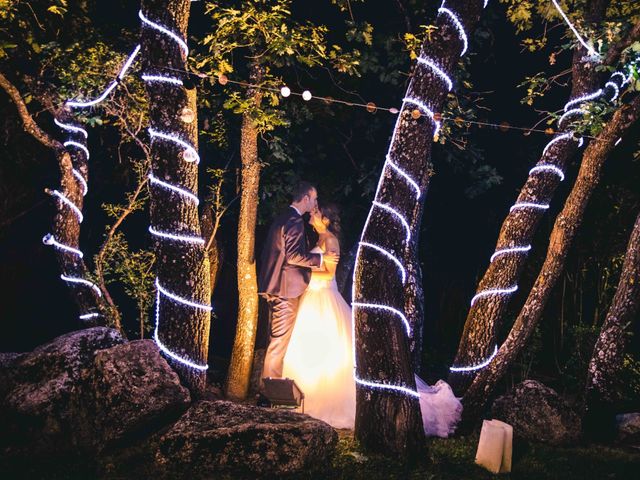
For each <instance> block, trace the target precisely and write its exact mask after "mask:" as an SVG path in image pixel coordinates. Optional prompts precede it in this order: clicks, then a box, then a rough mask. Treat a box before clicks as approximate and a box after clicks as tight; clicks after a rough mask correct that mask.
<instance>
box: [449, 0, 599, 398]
mask: <svg viewBox="0 0 640 480" xmlns="http://www.w3.org/2000/svg"><path fill="white" fill-rule="evenodd" d="M608 3H609V2H608V1H602V0H599V1H594V2H592V3H591V4H590V6H589V12H588V13H587V21H589V22H592V23H595V22H598V21H600V20H601V19H602V18H603V17H604V14H605V11H606V8H607V5H608ZM585 55H586V51H585V50H584V49H583V48H581V49H579V50H577V51H576V52H575V53H574V56H573V68H572V89H571V95H570V98H571V99H573V98H577V97H580V96H582V95H585V94H589V93H592V92H594V91H595V90H597V85H599V84H600V77H601V76H602V74H601V73H599V72H597V71H596V66H597V64H596V63H594V62H592V61H591V60H590V59H588V58H587V57H585ZM563 126H564V128H559V131H558V135H557V136H560V135H562V134H566V133H568V132H570V131H571V129H570V128H569V127H570V122H565V123H564V124H563ZM577 150H578V143H577V141H575V140H572V139H566V140H560V141H557V142H555V143H553V144H552V145H551V147H550V148H548V149H547V150H546V151H545V152H543V154H542V156H541V157H540V160H538V163H537V164H536V166H542V165H553V166H555V167H557V168H559V169H560V170H562V171H565V170H566V167H567V166H568V165H569V163H570V161H571V159H572V158H573V156H574V155H575V153H576V152H577ZM559 184H560V177H559V176H558V175H556V174H553V173H549V172H545V171H536V172H534V173H531V174H529V177H528V178H527V181H526V182H525V184H524V186H523V187H522V189H521V190H520V193H519V195H518V198H517V200H516V203H536V204H549V203H550V201H551V199H552V198H553V195H554V193H555V191H556V189H557V188H558V185H559ZM544 214H545V210H542V209H537V208H517V209H514V210H513V211H510V212H509V213H508V214H507V217H506V218H505V220H504V222H503V223H502V227H501V228H500V234H499V235H498V241H497V242H496V248H495V251H498V250H502V249H507V248H513V247H523V246H526V245H531V243H532V242H533V237H534V235H535V233H536V231H537V229H538V224H539V223H540V220H541V219H542V217H543V216H544ZM526 258H527V255H526V253H523V252H518V253H509V254H503V255H499V256H497V257H496V258H495V260H494V261H493V262H491V263H490V264H489V266H488V268H487V270H486V272H485V274H484V276H483V277H482V279H481V280H480V282H479V283H478V287H477V289H476V294H478V293H480V292H483V291H486V290H492V289H508V288H512V287H513V286H515V285H517V284H518V280H519V279H520V275H521V273H522V270H523V267H524V265H525V262H526ZM510 299H511V295H509V294H506V295H505V294H490V295H486V296H482V297H479V298H478V299H477V300H476V301H475V302H474V304H473V305H472V306H471V308H470V309H469V313H468V314H467V319H466V321H465V325H464V329H463V331H462V336H461V338H460V344H459V345H458V351H457V353H456V356H455V359H454V362H453V365H454V366H456V367H467V366H474V365H480V364H482V363H483V362H484V361H485V360H486V359H487V358H489V357H490V356H491V354H492V353H493V351H494V348H495V346H496V341H497V339H496V332H497V331H498V330H499V329H500V322H501V320H502V318H503V316H504V314H505V312H506V310H507V307H508V306H509V301H510ZM477 372H478V370H471V371H452V372H450V374H449V380H448V382H449V384H450V385H451V387H452V388H453V389H454V391H455V392H456V394H457V395H459V396H460V395H463V394H464V392H465V391H466V389H467V388H468V386H469V385H470V384H471V382H472V381H473V379H474V376H475V375H476V373H477Z"/></svg>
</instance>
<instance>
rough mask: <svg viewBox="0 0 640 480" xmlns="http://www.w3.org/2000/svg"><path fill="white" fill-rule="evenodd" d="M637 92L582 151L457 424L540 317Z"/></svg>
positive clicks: (477, 406) (630, 119) (632, 117)
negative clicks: (520, 299)
mask: <svg viewBox="0 0 640 480" xmlns="http://www.w3.org/2000/svg"><path fill="white" fill-rule="evenodd" d="M639 115H640V97H636V99H635V100H634V101H633V102H632V104H631V105H626V106H623V107H621V108H620V109H619V110H618V111H616V113H615V115H614V116H613V118H612V120H611V121H610V122H609V123H608V124H607V125H606V127H605V128H604V130H603V131H602V133H601V134H600V135H599V136H598V138H597V139H596V140H594V141H592V143H591V144H590V145H589V147H588V148H587V149H586V150H585V153H584V157H583V159H582V165H581V167H580V171H579V173H578V178H577V179H576V183H575V185H574V186H573V189H572V190H571V193H570V194H569V197H568V198H567V201H566V202H565V205H564V208H563V209H562V212H560V214H559V215H558V218H557V219H556V221H555V224H554V226H553V231H552V232H551V238H550V240H549V249H548V251H547V257H546V259H545V261H544V264H543V265H542V269H541V270H540V274H539V275H538V278H537V279H536V281H535V283H534V285H533V288H532V289H531V292H530V293H529V296H528V298H527V300H526V302H525V304H524V306H523V307H522V310H521V311H520V314H519V315H518V317H517V318H516V321H515V322H514V325H513V327H512V328H511V331H510V332H509V335H508V337H507V339H506V340H505V342H504V343H503V344H502V346H501V347H500V349H499V350H498V353H497V355H496V357H495V358H494V360H493V361H492V362H491V363H490V364H489V365H488V366H486V367H485V368H484V369H482V370H479V372H478V374H477V376H476V377H475V379H474V381H473V383H472V384H471V386H470V387H469V389H468V390H467V392H466V394H465V395H464V397H463V400H462V402H463V405H464V411H463V423H464V424H466V425H467V426H471V424H472V423H473V422H475V421H477V420H478V418H480V417H479V414H480V411H481V410H482V408H483V407H484V405H485V404H486V402H487V400H488V398H489V396H490V395H491V394H492V392H493V390H494V388H495V386H496V384H497V383H498V381H499V380H500V379H501V378H502V376H503V375H504V373H505V372H506V371H507V369H508V368H509V366H510V365H511V364H512V363H513V361H514V360H515V358H516V357H517V356H518V354H519V353H520V352H521V351H522V349H523V348H524V347H525V345H526V344H527V341H528V340H529V338H530V336H531V334H532V333H533V331H534V330H535V327H536V325H537V324H538V322H539V321H540V317H541V316H542V312H543V310H544V307H545V305H546V303H547V300H548V298H549V295H550V294H551V290H552V289H553V287H554V286H555V284H556V281H557V280H558V278H559V276H560V274H561V273H562V269H563V267H564V262H565V259H566V256H567V253H568V251H569V247H570V246H571V242H572V240H573V237H574V236H575V233H576V231H577V230H578V227H579V226H580V222H581V221H582V216H583V213H584V210H585V207H586V205H587V202H588V201H589V198H590V196H591V193H592V192H593V190H594V188H595V187H596V185H597V183H598V180H599V178H600V171H601V168H602V165H603V163H604V161H605V160H606V158H607V157H608V156H609V154H610V152H611V150H613V148H614V147H615V143H616V141H617V140H618V138H620V136H621V135H622V134H623V133H624V132H625V131H627V130H628V128H629V127H630V126H631V125H632V124H633V123H634V122H635V121H636V120H637V119H638V116H639Z"/></svg>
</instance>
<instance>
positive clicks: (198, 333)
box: [140, 0, 211, 397]
mask: <svg viewBox="0 0 640 480" xmlns="http://www.w3.org/2000/svg"><path fill="white" fill-rule="evenodd" d="M189 7H190V1H189V0H143V1H142V9H141V11H140V17H141V19H142V34H141V47H142V48H141V56H142V59H143V65H144V67H143V68H144V71H143V78H144V76H146V75H148V76H149V77H147V80H146V89H147V95H148V98H149V121H150V128H149V133H150V136H151V141H152V144H151V171H152V173H151V175H152V177H150V178H152V180H153V181H152V182H151V185H150V188H151V194H150V200H151V205H150V217H151V227H150V230H153V231H152V232H151V233H152V234H153V238H154V240H155V247H154V251H155V256H156V272H157V280H156V288H157V294H156V334H155V335H156V342H157V343H158V344H159V345H160V346H161V348H162V350H163V351H164V352H165V354H167V357H168V360H169V362H170V363H171V364H172V365H173V366H174V368H175V369H176V371H177V372H178V375H179V376H180V378H181V380H182V381H183V383H185V385H187V386H188V388H189V389H190V390H191V392H192V393H193V394H194V395H195V396H196V397H197V396H199V395H201V394H202V393H203V392H204V389H205V386H206V368H207V367H206V365H207V355H208V346H209V328H210V309H211V307H210V299H211V289H210V276H209V258H208V256H207V255H206V253H205V247H204V240H203V239H202V238H201V236H200V235H201V232H200V220H199V217H198V202H197V200H196V198H195V197H194V195H197V192H198V163H199V156H198V154H197V145H198V122H197V108H196V89H195V85H194V84H193V82H190V81H189V78H188V76H185V75H182V76H180V75H176V73H175V72H176V71H178V72H180V71H183V72H184V71H186V60H187V55H188V47H187V44H186V34H187V24H188V20H189ZM159 77H161V78H159Z"/></svg>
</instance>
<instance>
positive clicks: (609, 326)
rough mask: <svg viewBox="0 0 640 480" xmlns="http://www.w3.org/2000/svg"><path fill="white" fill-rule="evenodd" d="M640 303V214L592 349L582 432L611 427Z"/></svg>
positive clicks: (592, 433)
mask: <svg viewBox="0 0 640 480" xmlns="http://www.w3.org/2000/svg"><path fill="white" fill-rule="evenodd" d="M639 304H640V214H639V215H638V217H637V218H636V223H635V225H634V227H633V231H632V232H631V236H630V238H629V245H628V246H627V252H626V254H625V257H624V263H623V265H622V272H621V274H620V280H619V282H618V288H617V289H616V294H615V296H614V297H613V302H612V303H611V307H610V308H609V311H608V312H607V316H606V318H605V320H604V323H603V324H602V329H601V330H600V336H599V337H598V340H597V342H596V345H595V348H594V349H593V355H592V357H591V362H589V370H588V371H587V382H586V388H585V413H586V415H585V422H584V425H585V429H586V431H587V433H589V434H591V435H599V434H601V432H603V431H607V430H609V429H608V428H607V427H608V426H612V425H613V413H614V412H615V410H614V407H615V403H616V402H617V401H618V400H619V398H618V397H617V395H616V382H619V380H618V379H617V378H616V377H617V376H618V374H619V372H620V370H621V369H622V365H623V360H624V352H625V347H626V345H627V343H628V340H629V337H630V333H631V332H630V330H631V329H630V326H631V325H632V324H633V321H634V320H635V319H636V313H637V312H638V309H639V308H640V307H639Z"/></svg>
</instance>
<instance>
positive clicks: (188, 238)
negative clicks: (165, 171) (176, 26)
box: [138, 10, 212, 371]
mask: <svg viewBox="0 0 640 480" xmlns="http://www.w3.org/2000/svg"><path fill="white" fill-rule="evenodd" d="M138 16H139V17H140V20H141V21H142V25H143V27H145V28H150V29H153V30H155V31H157V32H160V33H161V34H163V35H165V36H167V37H168V38H169V39H171V40H172V41H174V42H175V43H177V44H178V46H179V47H180V49H181V50H182V53H183V55H184V59H186V58H187V57H188V56H189V47H188V45H187V43H186V41H185V40H183V39H182V38H181V37H180V36H179V35H177V34H176V33H174V32H172V31H171V30H169V29H168V28H167V27H165V26H163V25H161V24H159V23H156V22H154V21H151V20H150V19H149V18H147V16H146V15H144V13H143V12H142V10H140V11H139V13H138ZM142 80H143V81H145V82H147V83H156V82H159V83H164V84H167V85H170V86H175V87H179V88H182V87H183V81H182V80H181V79H179V78H175V77H172V76H167V75H162V74H160V73H156V72H153V73H152V72H144V73H143V74H142ZM148 132H149V136H150V137H151V141H152V142H169V143H173V144H174V145H177V146H178V147H179V148H181V149H182V155H181V157H182V160H183V161H185V162H188V163H196V164H198V163H200V156H199V155H198V152H197V150H196V148H195V147H194V146H193V145H192V144H191V143H189V142H188V141H186V140H185V139H183V138H181V137H180V136H179V135H177V134H174V133H171V132H162V131H160V130H158V129H156V128H154V127H152V126H151V127H149V129H148ZM148 178H149V182H150V185H151V186H152V188H157V189H162V190H165V191H167V192H169V193H170V194H171V195H173V196H175V197H176V199H177V200H179V201H183V202H190V203H192V204H193V205H194V206H196V207H197V206H198V204H199V203H200V201H199V200H198V196H197V195H196V194H195V193H194V192H192V191H190V190H188V189H186V188H184V187H183V186H180V185H176V184H174V183H171V182H168V181H166V179H165V180H161V179H159V178H157V176H155V175H154V172H153V171H151V172H150V173H149V176H148ZM149 233H151V235H153V236H154V237H155V238H156V239H157V240H158V241H170V242H176V243H178V244H184V245H189V246H190V245H200V246H203V245H204V243H205V241H204V238H202V237H200V236H199V235H193V234H190V233H188V232H186V233H185V232H183V231H167V230H160V229H159V228H157V227H155V226H153V225H149ZM155 285H156V315H155V319H156V325H155V329H154V332H153V338H154V340H155V342H156V344H157V345H158V348H159V349H160V350H161V351H162V352H163V353H165V354H166V355H167V356H169V357H170V358H172V359H173V360H175V361H177V362H179V363H181V364H183V365H185V366H188V367H191V368H193V369H195V370H200V371H204V370H207V369H208V368H209V366H208V365H207V364H199V363H196V362H194V361H193V360H191V359H189V358H187V357H185V356H184V355H181V354H178V353H177V352H174V351H173V350H171V349H170V348H169V347H168V346H167V345H165V344H164V342H163V341H162V340H161V339H160V335H159V329H160V320H161V317H160V304H161V302H162V301H163V300H165V301H167V300H170V301H172V302H174V303H175V304H177V305H180V306H182V307H183V308H192V309H196V310H205V311H208V312H210V311H211V310H212V307H211V305H210V304H208V303H206V304H205V303H199V302H194V301H193V300H191V299H189V298H186V297H183V296H180V295H178V294H176V293H174V292H171V291H169V290H167V288H166V287H164V286H163V285H162V284H161V283H160V278H159V277H156V281H155Z"/></svg>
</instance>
